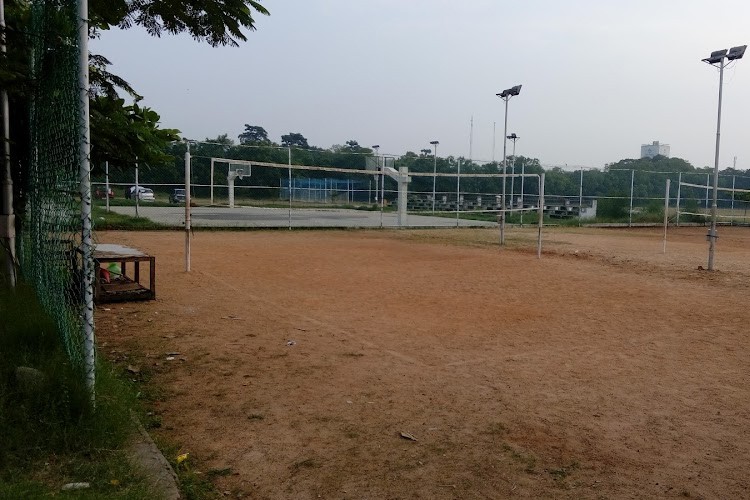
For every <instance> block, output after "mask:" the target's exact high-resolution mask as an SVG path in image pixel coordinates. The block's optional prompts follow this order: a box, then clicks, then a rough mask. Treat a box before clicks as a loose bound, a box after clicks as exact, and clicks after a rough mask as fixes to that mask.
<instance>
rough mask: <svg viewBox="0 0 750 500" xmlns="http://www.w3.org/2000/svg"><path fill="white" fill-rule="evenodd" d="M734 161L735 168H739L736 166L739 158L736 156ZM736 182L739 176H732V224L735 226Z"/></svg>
mask: <svg viewBox="0 0 750 500" xmlns="http://www.w3.org/2000/svg"><path fill="white" fill-rule="evenodd" d="M734 161H735V167H736V166H737V165H736V163H737V157H736V156H735V157H734ZM736 180H737V176H736V175H733V176H732V218H731V219H730V220H731V221H732V224H734V186H735V181H736Z"/></svg>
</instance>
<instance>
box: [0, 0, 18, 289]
mask: <svg viewBox="0 0 750 500" xmlns="http://www.w3.org/2000/svg"><path fill="white" fill-rule="evenodd" d="M0 37H2V38H1V39H0V52H1V53H2V55H3V58H5V53H6V50H7V49H6V47H5V0H0ZM0 101H2V103H1V104H0V106H2V113H3V155H4V158H3V160H4V161H3V178H2V186H3V196H2V198H3V204H2V210H0V216H2V217H3V218H4V219H5V227H4V232H3V234H2V235H0V238H2V239H4V240H5V242H6V244H7V245H8V248H7V250H8V255H7V256H6V259H5V271H6V272H5V274H6V276H7V277H8V284H9V286H10V288H15V287H16V264H15V263H16V229H15V214H14V213H13V177H12V175H11V166H10V116H9V113H10V111H9V106H8V91H7V90H5V89H4V88H3V89H2V90H0Z"/></svg>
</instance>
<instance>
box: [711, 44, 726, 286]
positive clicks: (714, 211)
mask: <svg viewBox="0 0 750 500" xmlns="http://www.w3.org/2000/svg"><path fill="white" fill-rule="evenodd" d="M723 86H724V58H723V57H722V58H721V62H720V63H719V112H718V115H717V118H716V152H715V154H714V186H713V203H712V204H711V229H710V230H709V232H708V270H709V271H713V270H714V253H715V252H716V238H717V237H718V236H717V235H716V219H718V217H719V210H718V205H717V203H716V199H717V197H718V193H719V144H720V142H721V94H722V87H723Z"/></svg>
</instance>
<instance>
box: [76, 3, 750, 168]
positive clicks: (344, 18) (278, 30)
mask: <svg viewBox="0 0 750 500" xmlns="http://www.w3.org/2000/svg"><path fill="white" fill-rule="evenodd" d="M261 3H262V4H263V5H264V6H265V7H266V8H267V9H268V10H269V11H270V13H271V15H270V16H268V17H266V16H260V15H259V16H257V24H256V27H257V30H256V31H250V32H247V33H246V35H247V37H248V41H247V42H243V43H241V44H240V47H234V48H233V47H219V48H214V47H210V46H209V45H208V44H206V43H201V42H198V41H195V40H193V39H192V38H191V37H190V36H188V35H176V36H175V35H163V36H162V37H161V38H154V37H151V36H149V35H148V34H146V33H145V31H143V30H141V29H139V28H131V29H129V30H119V29H113V30H110V31H106V32H104V33H102V35H101V37H100V38H99V39H97V40H94V41H93V42H92V43H91V47H90V48H91V51H92V52H93V53H97V54H102V55H104V56H106V57H107V58H108V59H110V60H111V61H112V63H113V65H112V67H111V70H112V71H113V72H114V73H116V74H118V75H119V76H121V77H123V78H125V79H126V80H127V81H128V82H129V83H130V84H131V85H133V86H134V87H135V89H136V90H137V91H138V92H139V93H140V94H141V95H143V96H144V99H143V101H142V104H143V105H145V106H149V107H151V108H153V109H154V110H155V111H157V112H158V113H159V114H160V115H161V117H162V126H164V127H169V128H177V129H179V130H180V131H181V132H182V135H183V136H184V137H187V138H189V139H196V140H200V139H205V138H214V137H217V136H219V135H220V134H224V133H226V134H229V136H230V137H232V138H234V139H235V140H236V138H237V135H239V134H240V133H242V131H243V130H244V126H245V124H249V125H259V126H262V127H264V128H265V129H266V130H267V131H268V134H269V138H270V139H271V140H273V141H275V142H280V137H281V135H282V134H286V133H289V132H299V133H301V134H303V135H304V136H305V137H306V138H307V139H308V142H309V144H311V145H315V146H319V147H324V148H327V147H330V146H332V145H334V144H344V143H345V142H346V141H347V140H350V139H354V140H356V141H358V142H359V144H360V145H362V146H365V147H370V146H372V145H375V144H378V145H380V153H381V154H393V155H401V154H403V153H405V152H406V151H414V152H419V150H420V149H425V148H430V147H431V146H430V144H429V143H430V141H433V140H437V141H439V143H440V144H439V145H438V146H437V148H438V150H437V154H438V156H447V155H453V156H464V157H467V158H468V157H471V158H473V159H474V160H486V161H489V160H492V159H497V160H502V157H503V137H504V128H503V127H504V111H505V107H504V106H505V103H504V102H503V101H502V100H501V99H500V98H498V97H497V96H496V95H495V94H497V93H498V92H501V91H502V90H503V89H506V88H509V87H512V86H514V85H519V84H520V85H522V86H523V87H522V90H521V94H520V95H519V96H517V97H513V98H512V99H511V100H510V102H509V103H508V130H507V133H508V134H510V133H516V134H517V135H518V136H519V137H520V139H519V140H518V141H517V143H516V152H517V154H518V155H524V156H528V157H532V158H538V159H539V160H540V161H541V163H542V164H543V165H548V166H561V167H563V168H579V167H587V168H602V167H603V166H604V165H605V164H607V163H611V162H616V161H619V160H621V159H623V158H637V157H639V156H640V146H641V144H647V143H651V142H652V141H660V142H661V143H666V144H669V145H670V146H671V154H672V156H673V157H679V158H684V159H686V160H688V161H689V162H691V163H692V164H693V165H694V166H696V167H703V166H713V164H714V151H715V141H716V125H717V109H718V106H717V104H718V90H719V70H718V69H716V68H713V67H711V66H709V65H708V64H706V63H704V62H701V59H703V58H705V57H708V56H709V54H710V53H711V52H712V51H714V50H719V49H725V48H730V47H732V46H736V45H745V44H749V43H750V29H748V26H749V25H750V24H748V23H750V2H747V0H713V1H710V2H709V1H707V0H660V1H654V0H628V1H627V2H625V1H619V2H613V1H601V0H570V1H565V2H560V1H557V0H526V1H516V2H504V1H499V0H463V1H461V2H457V1H455V0H454V1H450V2H449V1H445V0H355V1H352V0H305V1H302V0H286V1H284V0H261ZM472 120H473V133H472V126H471V123H472ZM493 133H494V140H493ZM507 147H508V150H507V153H508V154H511V152H512V143H511V142H510V141H508V143H507ZM734 157H737V160H736V162H737V163H736V165H737V168H738V169H742V170H746V169H750V51H748V54H747V56H746V57H745V59H742V60H739V61H735V62H734V63H733V64H732V65H731V66H729V67H728V68H726V69H725V71H724V87H723V106H722V122H721V160H720V167H721V168H722V169H723V168H727V167H731V166H733V162H734Z"/></svg>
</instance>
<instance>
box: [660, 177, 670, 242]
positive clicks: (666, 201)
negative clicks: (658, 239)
mask: <svg viewBox="0 0 750 500" xmlns="http://www.w3.org/2000/svg"><path fill="white" fill-rule="evenodd" d="M670 182H671V179H667V190H666V192H665V193H664V247H663V248H662V253H667V226H668V225H669V184H670Z"/></svg>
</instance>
